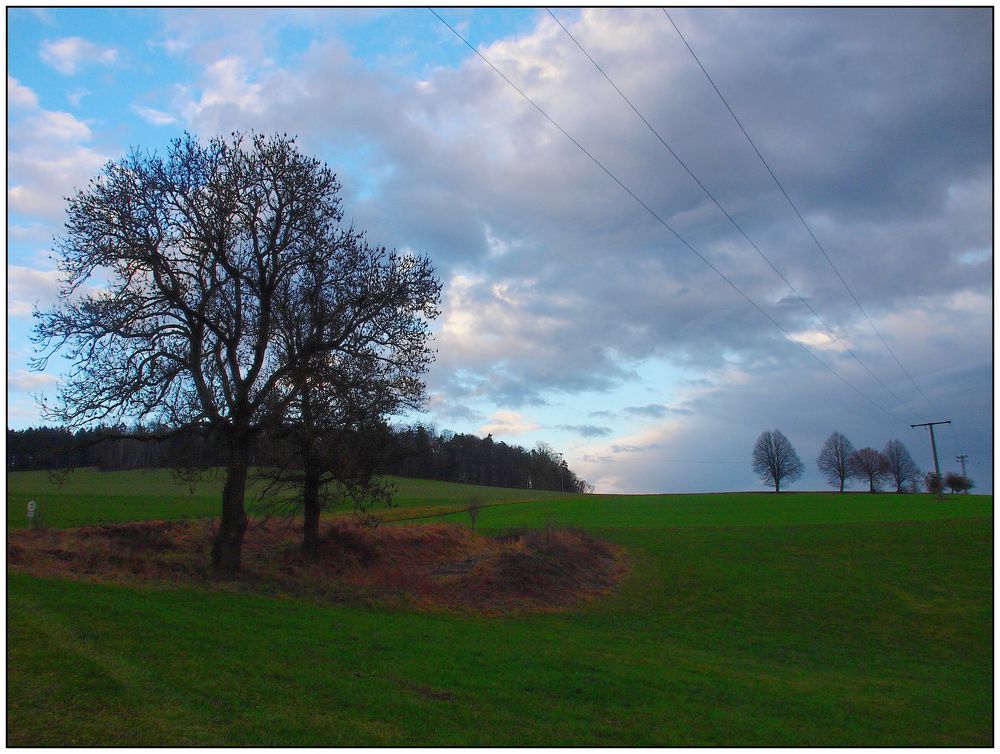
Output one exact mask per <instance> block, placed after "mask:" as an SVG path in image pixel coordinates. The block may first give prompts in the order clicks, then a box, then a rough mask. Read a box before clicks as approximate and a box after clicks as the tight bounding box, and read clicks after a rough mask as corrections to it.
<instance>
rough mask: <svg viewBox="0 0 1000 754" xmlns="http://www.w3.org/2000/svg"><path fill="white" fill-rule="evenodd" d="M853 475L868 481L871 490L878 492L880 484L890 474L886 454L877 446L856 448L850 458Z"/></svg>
mask: <svg viewBox="0 0 1000 754" xmlns="http://www.w3.org/2000/svg"><path fill="white" fill-rule="evenodd" d="M849 463H850V469H851V476H853V477H856V478H858V479H861V480H863V481H867V482H868V491H869V492H878V490H879V485H880V484H881V483H882V482H883V481H885V480H886V479H887V478H888V476H889V466H888V464H887V463H886V460H885V456H883V455H882V454H881V453H879V452H878V451H877V450H875V448H861V449H859V450H855V451H854V452H853V453H852V454H851V458H850V462H849Z"/></svg>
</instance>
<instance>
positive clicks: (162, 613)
mask: <svg viewBox="0 0 1000 754" xmlns="http://www.w3.org/2000/svg"><path fill="white" fill-rule="evenodd" d="M7 480H8V500H7V505H8V511H7V521H8V526H20V525H23V524H24V516H25V512H24V509H25V503H26V502H27V500H28V499H35V500H38V501H39V504H40V505H41V506H42V509H43V511H44V513H45V516H46V523H47V525H50V526H58V527H73V526H80V525H84V524H88V523H100V522H112V521H126V520H140V519H156V518H183V517H205V516H211V515H213V514H214V513H215V512H216V506H217V505H218V503H217V500H218V497H217V495H218V482H214V483H213V484H215V485H216V486H215V487H213V486H212V485H211V484H206V485H204V486H203V487H201V488H199V489H198V490H197V491H196V492H195V493H194V494H193V495H192V494H190V493H189V492H188V490H187V488H186V487H184V486H183V485H180V484H178V483H176V482H175V481H174V480H173V479H172V478H171V477H170V476H169V474H167V473H165V472H155V473H148V472H121V473H110V472H109V473H99V472H95V471H89V470H81V471H78V472H76V474H75V475H74V477H73V478H71V479H70V481H68V482H67V483H66V484H65V485H64V486H62V487H56V486H54V485H52V484H51V483H50V482H49V481H48V480H47V478H46V477H45V475H44V474H33V473H23V474H9V475H8V477H7ZM396 481H397V482H398V485H399V497H398V502H399V504H400V507H399V508H397V509H394V510H393V511H391V512H390V513H389V514H387V517H396V518H408V519H412V518H416V517H417V516H424V515H434V516H435V517H436V519H431V520H442V521H449V520H451V521H454V522H455V523H457V524H460V525H468V516H467V515H466V514H465V513H464V512H462V509H463V508H464V507H465V505H467V504H468V501H469V499H470V498H471V497H473V496H476V497H479V498H480V499H481V500H482V501H483V503H484V504H485V505H486V507H484V508H483V510H482V512H481V514H480V517H479V519H478V521H477V527H476V528H477V530H482V531H483V532H484V533H487V534H490V533H497V532H501V531H504V530H507V529H511V528H520V527H542V526H547V525H548V526H573V527H580V528H585V529H587V530H589V531H591V532H592V533H594V534H595V535H596V536H599V537H601V538H604V539H607V540H610V541H613V542H615V543H617V544H619V545H621V546H622V547H623V548H624V549H625V550H626V551H627V553H628V557H629V561H630V570H629V573H628V575H627V576H626V578H625V580H624V582H623V583H622V584H621V585H620V587H619V588H618V589H616V590H615V591H614V592H612V593H611V594H609V595H607V596H606V597H603V598H600V599H598V600H595V601H593V602H590V603H587V604H586V605H584V606H582V607H579V608H577V609H574V610H570V611H567V612H561V613H546V614H534V615H528V614H511V615H505V616H500V617H486V616H479V615H474V614H469V613H449V612H443V611H438V612H431V611H417V610H409V609H399V608H397V609H389V608H380V607H372V606H364V605H358V604H350V603H346V604H333V605H327V606H318V605H316V604H310V603H307V602H302V601H296V600H291V599H279V598H275V597H264V596H254V595H252V594H242V593H241V594H233V593H228V592H219V591H207V590H199V589H195V588H175V587H166V586H164V587H157V586H148V587H141V588H137V587H126V586H112V585H106V584H92V583H85V582H78V581H70V580H61V579H43V578H36V577H31V576H27V575H23V574H9V575H8V579H7V606H8V612H7V743H8V744H9V745H15V746H16V745H78V746H80V745H92V746H100V745H157V744H159V745H269V746H295V745H331V746H367V745H435V746H436V745H511V746H517V745H545V746H555V745H566V746H573V745H590V746H607V745H623V746H628V745H642V746H673V745H689V746H700V745H725V746H819V745H822V746H855V745H870V746H991V745H992V744H993V586H992V583H993V518H992V515H993V511H992V506H993V501H992V497H991V496H982V495H966V496H946V497H945V499H944V500H943V501H940V500H937V499H936V498H933V497H929V496H925V495H903V496H898V495H891V494H881V495H868V494H863V493H853V494H852V493H848V494H845V495H838V494H827V493H794V492H793V493H782V494H781V495H772V494H768V493H734V494H718V495H650V496H612V495H594V496H578V495H560V494H558V493H539V492H536V491H531V490H501V489H491V488H482V487H466V486H463V485H453V484H441V483H434V482H424V481H419V480H403V479H400V480H396ZM449 512H450V513H449ZM399 525H406V522H405V521H401V522H400V524H399Z"/></svg>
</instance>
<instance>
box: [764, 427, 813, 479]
mask: <svg viewBox="0 0 1000 754" xmlns="http://www.w3.org/2000/svg"><path fill="white" fill-rule="evenodd" d="M753 470H754V472H756V474H757V476H759V477H760V479H761V481H762V482H764V484H766V485H769V486H770V485H774V491H775V492H780V491H781V483H782V482H783V481H789V482H794V481H795V480H796V479H798V478H799V477H800V476H802V472H803V471H804V470H805V467H804V466H803V465H802V461H801V459H799V456H798V453H796V452H795V448H793V447H792V443H791V442H789V440H788V438H787V437H785V435H784V434H782V433H781V431H780V430H777V429H770V430H767V431H764V432H761V433H760V437H758V438H757V442H755V443H754V446H753Z"/></svg>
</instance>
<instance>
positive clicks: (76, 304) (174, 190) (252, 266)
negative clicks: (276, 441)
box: [34, 134, 392, 572]
mask: <svg viewBox="0 0 1000 754" xmlns="http://www.w3.org/2000/svg"><path fill="white" fill-rule="evenodd" d="M339 188H340V186H339V184H338V182H337V179H336V177H335V175H334V174H333V172H332V171H331V170H330V169H329V168H328V167H327V166H326V165H324V164H322V163H321V162H320V161H319V160H316V159H314V158H311V157H308V156H305V155H303V154H302V153H301V152H300V151H299V149H298V148H297V146H296V145H295V143H294V139H291V138H289V137H287V136H283V135H275V136H262V135H252V136H249V137H248V136H244V135H241V134H233V135H232V136H231V137H229V138H213V139H211V140H210V141H208V142H207V143H202V142H200V141H199V140H198V139H197V138H196V137H194V136H192V135H190V134H186V135H185V136H184V137H182V138H180V139H177V140H175V141H174V142H173V143H172V144H171V145H170V147H169V149H168V150H167V152H166V154H165V156H162V157H161V156H159V155H157V154H149V153H145V152H140V151H139V150H133V151H132V152H131V153H130V154H129V155H127V156H126V157H124V158H122V159H120V160H118V161H117V162H111V163H109V164H108V165H106V166H105V167H104V169H103V171H102V173H101V175H100V176H99V177H97V178H96V179H94V180H92V181H91V182H90V183H89V185H88V186H87V187H86V188H85V189H84V190H81V191H78V192H77V193H76V194H75V195H74V196H73V197H71V198H70V199H69V200H68V219H67V223H66V233H65V235H64V236H63V237H62V239H61V240H60V241H59V243H58V246H57V248H58V251H59V255H60V259H59V269H60V271H61V272H62V274H63V276H64V281H65V286H64V288H63V290H62V291H61V295H60V300H59V303H58V304H57V305H56V307H55V308H53V309H52V310H49V311H45V312H36V317H37V323H36V328H35V336H34V337H35V342H36V344H37V346H38V348H39V356H38V358H37V359H36V361H35V364H34V366H35V367H36V368H38V369H43V368H45V365H46V363H47V361H48V359H49V358H50V357H51V356H52V355H53V354H54V353H56V352H60V351H61V352H62V353H63V355H65V356H66V357H67V358H68V360H69V362H70V368H69V371H68V372H67V374H66V375H65V377H64V379H63V380H62V381H61V384H60V387H59V395H58V400H57V402H55V403H54V404H51V405H45V406H43V411H44V413H45V414H46V417H47V418H49V419H55V420H57V421H60V422H61V423H64V424H67V425H69V426H83V425H86V424H89V423H93V422H105V423H114V422H118V421H124V420H126V419H129V420H146V421H155V422H158V423H160V424H162V425H163V426H166V427H170V428H172V429H173V430H175V431H190V430H191V429H192V428H195V429H207V430H210V431H212V432H214V433H216V434H217V435H218V436H220V437H221V438H222V439H223V440H224V443H225V447H226V449H227V463H226V470H225V484H224V487H223V493H222V515H221V519H220V525H219V529H218V532H217V534H216V537H215V541H214V542H213V545H212V563H213V566H214V567H215V568H216V569H217V570H219V571H223V572H231V571H236V570H238V569H239V568H240V560H241V557H240V556H241V549H242V541H243V535H244V532H245V530H246V526H247V518H246V512H245V507H244V496H245V490H246V480H247V472H248V466H249V452H250V448H251V443H252V441H253V438H254V437H255V435H257V434H259V433H260V432H261V430H262V428H263V427H265V426H266V425H267V420H268V417H269V415H270V414H272V413H273V412H275V411H282V410H284V407H285V406H287V405H288V404H289V403H290V402H291V401H292V400H293V399H294V397H295V380H294V379H293V377H294V374H295V371H296V369H297V368H298V365H297V364H296V363H292V362H290V361H289V360H288V359H287V358H286V357H285V355H284V354H282V353H281V351H280V349H279V347H278V341H277V338H276V335H277V332H278V327H277V326H278V319H279V318H278V316H277V315H276V312H277V310H278V308H279V305H280V303H281V301H282V298H283V297H286V296H288V295H289V294H290V292H291V291H293V290H296V286H297V285H306V286H308V285H309V284H310V283H309V281H310V279H311V277H310V276H311V269H312V268H313V267H314V266H315V265H316V260H317V259H318V258H322V257H332V258H333V259H334V260H336V264H339V265H341V274H342V275H343V276H344V277H345V278H351V277H353V278H363V277H364V276H365V275H367V274H369V272H370V270H371V266H370V262H371V260H370V258H369V257H368V256H366V255H365V254H364V253H362V252H359V250H358V249H357V248H356V245H354V244H351V243H350V242H349V240H350V237H351V235H352V234H351V232H349V231H344V230H343V229H342V228H341V226H340V220H341V217H342V213H341V206H340V200H339V196H338V192H339ZM359 289H361V290H363V289H364V287H363V286H360V287H359ZM368 303H369V302H367V301H364V300H361V301H357V300H354V301H347V300H345V301H342V302H340V305H341V307H342V308H343V310H344V317H343V320H342V327H341V329H340V330H338V331H337V332H336V333H326V337H319V338H315V339H313V340H312V341H311V342H310V346H309V348H310V349H315V350H316V352H317V353H319V352H325V353H335V352H337V351H338V349H340V348H341V347H343V346H344V345H345V344H347V343H354V342H356V341H357V339H358V338H361V339H363V338H364V337H371V338H390V337H391V336H392V334H391V333H390V332H380V331H379V329H378V326H377V324H375V323H376V322H377V321H378V318H379V316H380V314H381V313H380V312H379V311H377V310H376V308H374V307H371V306H368V305H367V304H368ZM352 338H353V339H354V340H352ZM302 357H303V358H306V357H308V358H314V357H315V354H313V353H312V352H310V353H308V354H302Z"/></svg>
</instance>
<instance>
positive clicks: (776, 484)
mask: <svg viewBox="0 0 1000 754" xmlns="http://www.w3.org/2000/svg"><path fill="white" fill-rule="evenodd" d="M774 491H775V492H781V481H780V480H778V479H775V480H774Z"/></svg>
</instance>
